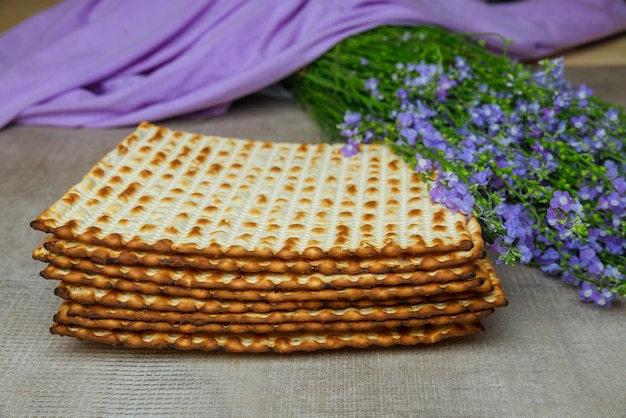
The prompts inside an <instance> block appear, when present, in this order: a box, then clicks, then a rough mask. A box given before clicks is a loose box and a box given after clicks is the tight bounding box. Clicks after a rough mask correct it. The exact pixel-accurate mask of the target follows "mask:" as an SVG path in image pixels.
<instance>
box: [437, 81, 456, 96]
mask: <svg viewBox="0 0 626 418" xmlns="http://www.w3.org/2000/svg"><path fill="white" fill-rule="evenodd" d="M456 85H457V81H456V80H452V79H449V78H448V77H446V76H445V75H444V76H442V77H441V79H439V87H438V89H437V98H438V99H439V100H440V101H443V100H445V99H446V97H447V96H448V90H450V89H451V88H453V87H454V86H456Z"/></svg>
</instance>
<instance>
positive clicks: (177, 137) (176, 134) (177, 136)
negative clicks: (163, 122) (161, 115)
mask: <svg viewBox="0 0 626 418" xmlns="http://www.w3.org/2000/svg"><path fill="white" fill-rule="evenodd" d="M172 136H173V137H174V139H182V137H183V133H182V132H180V131H174V132H172Z"/></svg>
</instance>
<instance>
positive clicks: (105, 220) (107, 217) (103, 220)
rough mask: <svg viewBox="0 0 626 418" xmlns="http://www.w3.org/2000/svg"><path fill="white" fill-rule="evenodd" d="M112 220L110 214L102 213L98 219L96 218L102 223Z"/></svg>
mask: <svg viewBox="0 0 626 418" xmlns="http://www.w3.org/2000/svg"><path fill="white" fill-rule="evenodd" d="M110 220H111V218H110V217H109V215H102V216H99V217H98V219H96V222H98V223H101V224H107V223H109V221H110Z"/></svg>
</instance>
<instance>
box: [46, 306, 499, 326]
mask: <svg viewBox="0 0 626 418" xmlns="http://www.w3.org/2000/svg"><path fill="white" fill-rule="evenodd" d="M92 308H93V307H90V306H83V305H78V304H75V303H71V302H63V304H62V305H61V307H60V308H59V311H58V313H57V314H56V315H55V316H54V322H56V323H57V324H60V325H68V326H72V325H73V326H79V327H82V328H96V329H107V330H125V331H154V332H182V333H186V334H190V333H199V332H209V333H224V332H227V333H231V334H242V333H268V332H297V331H342V332H345V331H364V330H380V329H385V328H395V327H416V326H424V325H428V324H430V325H446V324H462V323H467V322H474V321H476V320H477V319H479V318H483V317H485V316H488V315H490V314H491V313H493V310H492V309H487V310H482V311H477V312H463V313H461V314H459V315H440V316H434V317H431V318H413V319H406V320H394V319H391V320H385V321H332V322H283V323H281V324H228V323H215V322H210V321H209V322H206V323H202V324H196V323H189V322H184V321H180V320H179V319H181V318H180V315H179V313H178V312H174V313H173V314H172V315H170V316H165V315H162V314H163V312H158V313H153V314H150V313H149V312H145V311H141V312H134V311H132V312H128V313H127V314H126V315H127V317H130V318H143V317H146V318H154V317H155V316H156V317H158V318H159V319H160V320H159V321H144V320H139V319H119V318H107V317H102V316H96V315H97V314H103V313H104V314H106V312H107V311H108V310H111V308H107V307H104V306H99V307H98V309H95V310H94V309H92ZM77 311H78V312H79V313H80V312H82V313H84V316H80V315H79V314H77ZM120 314H123V312H115V313H114V314H113V315H120ZM159 314H160V315H159ZM197 319H198V318H196V320H197Z"/></svg>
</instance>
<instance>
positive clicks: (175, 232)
mask: <svg viewBox="0 0 626 418" xmlns="http://www.w3.org/2000/svg"><path fill="white" fill-rule="evenodd" d="M165 232H166V233H167V234H171V235H178V234H179V233H180V232H178V229H176V227H174V226H168V227H167V228H165Z"/></svg>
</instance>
